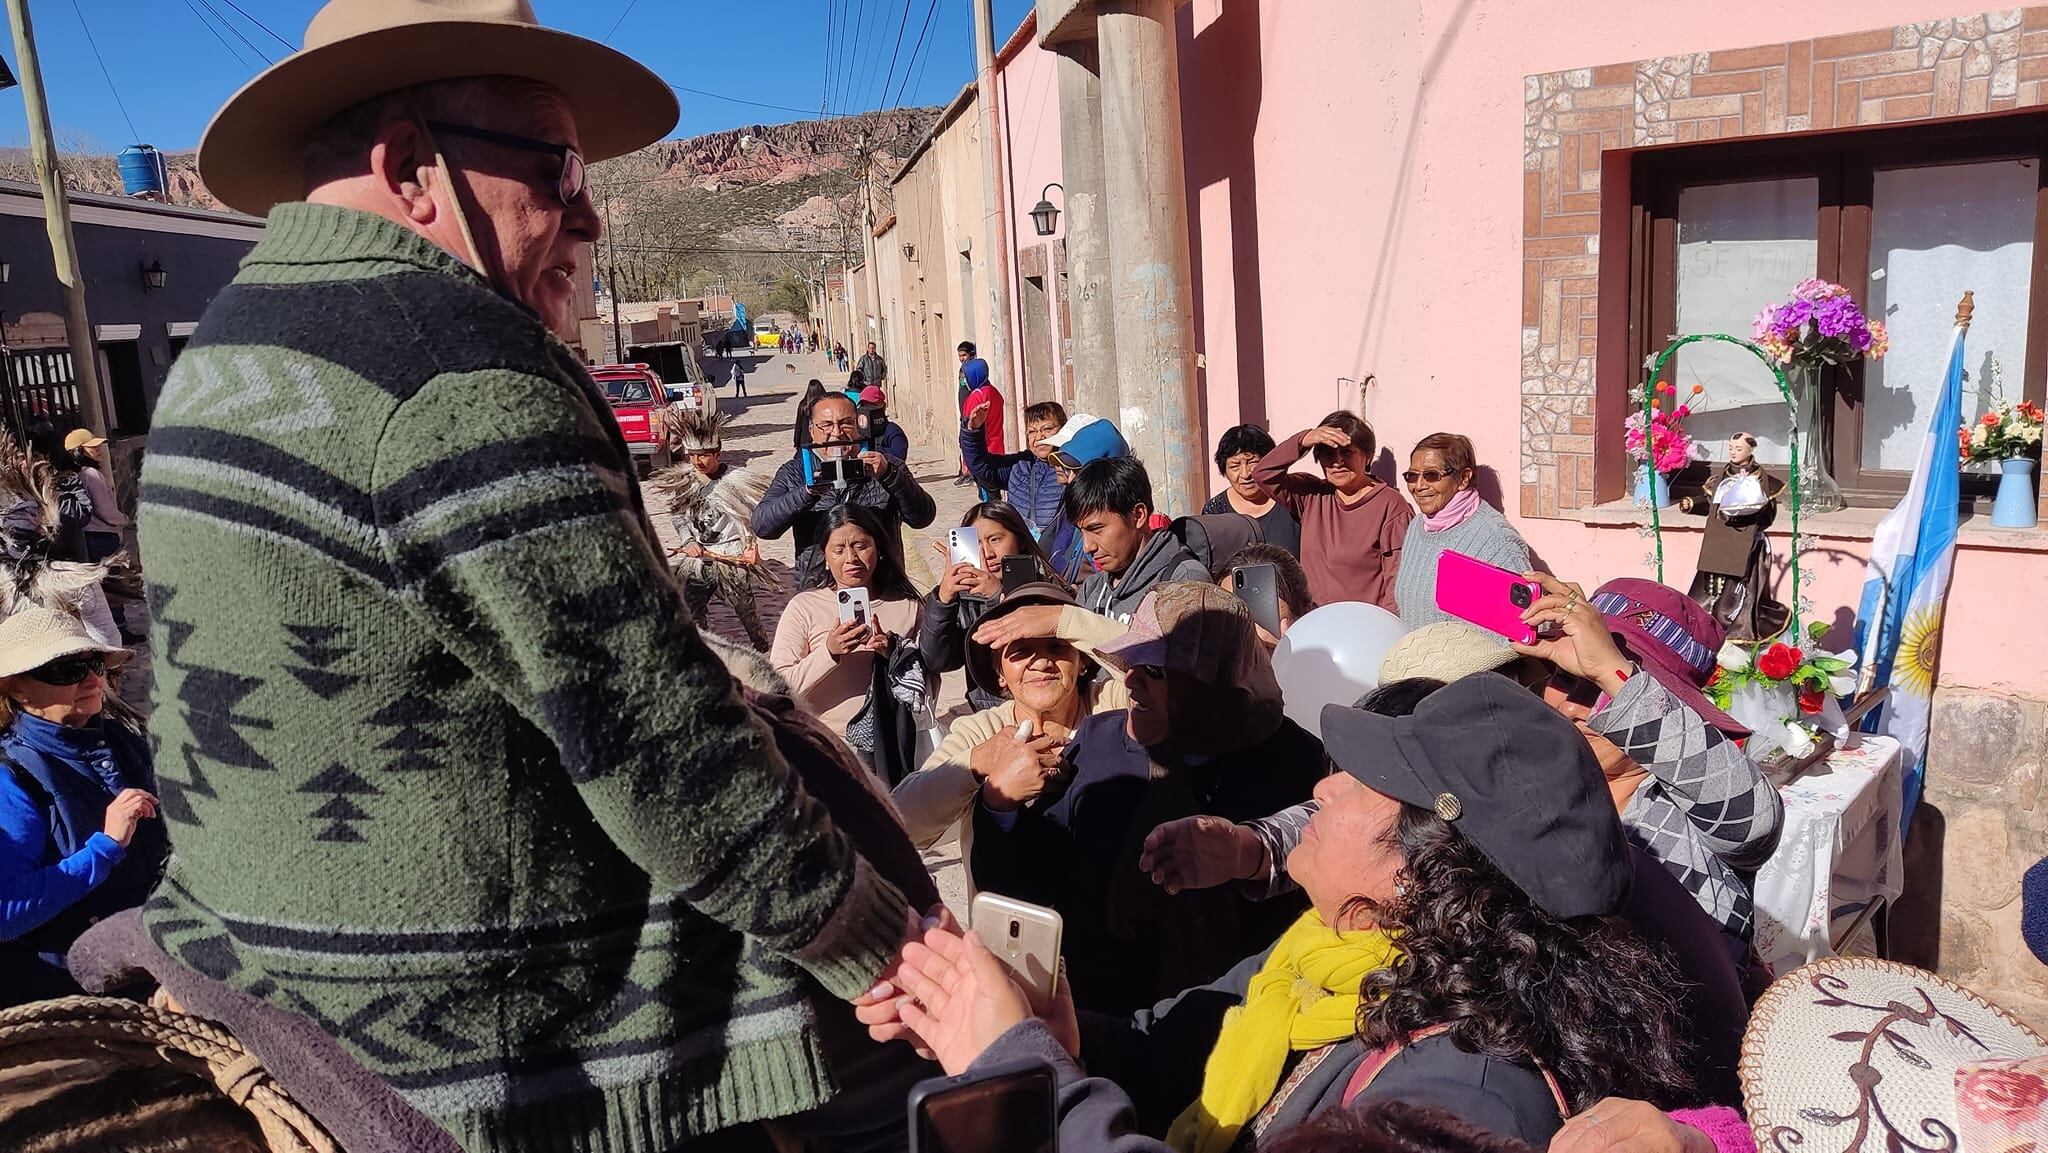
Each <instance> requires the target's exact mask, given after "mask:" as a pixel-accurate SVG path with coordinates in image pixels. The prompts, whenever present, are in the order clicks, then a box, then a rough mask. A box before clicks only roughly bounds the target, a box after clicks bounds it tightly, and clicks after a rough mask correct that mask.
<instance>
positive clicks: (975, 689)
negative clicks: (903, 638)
mask: <svg viewBox="0 0 2048 1153" xmlns="http://www.w3.org/2000/svg"><path fill="white" fill-rule="evenodd" d="M947 537H948V539H947V540H942V541H934V542H933V545H932V547H933V548H936V549H937V550H938V551H939V552H940V553H942V554H944V556H945V560H944V561H943V563H944V564H945V566H946V567H945V575H944V576H942V577H940V578H939V587H937V588H935V589H933V590H932V591H931V593H930V595H928V596H926V597H925V598H924V612H923V616H922V619H921V621H920V622H919V624H918V630H917V647H918V651H919V652H921V653H923V654H924V661H925V664H926V665H928V666H930V668H931V670H932V672H934V673H948V672H951V671H953V670H954V669H957V668H961V667H963V666H964V667H966V669H967V703H968V704H969V705H971V706H973V707H974V708H975V709H992V708H994V707H996V706H997V705H999V704H1001V703H1002V702H1003V686H1002V685H1001V684H1000V683H997V682H994V681H992V680H990V679H988V674H987V672H986V670H983V669H979V668H976V667H974V666H972V665H969V664H968V663H967V637H968V635H969V634H971V633H972V632H974V626H975V625H977V624H979V623H981V618H982V617H984V616H986V615H987V614H988V610H989V609H990V607H991V606H993V605H994V604H995V603H996V600H997V598H999V597H1001V596H1002V594H1003V560H1004V558H1005V557H1013V556H1029V557H1033V558H1035V559H1036V560H1037V561H1038V562H1039V564H1040V566H1041V567H1040V569H1039V572H1040V573H1041V576H1040V578H1039V579H1045V578H1044V575H1043V574H1049V573H1051V571H1052V563H1051V562H1050V561H1048V560H1047V559H1046V556H1045V550H1044V549H1042V548H1040V547H1039V544H1038V542H1037V541H1036V540H1033V539H1032V537H1031V530H1030V528H1029V527H1027V526H1026V525H1025V523H1024V516H1023V514H1022V513H1019V512H1018V511H1017V510H1016V509H1015V508H1012V507H1011V506H1010V504H1009V502H1008V501H1000V500H987V501H983V502H981V503H980V504H977V505H975V506H974V507H973V508H970V509H968V510H967V515H965V516H963V517H961V518H960V527H959V528H958V529H956V530H954V531H953V532H951V533H948V534H947ZM956 543H957V546H958V547H955V545H956ZM976 554H978V559H979V562H980V563H978V564H977V563H974V562H975V560H976V559H977V555H976Z"/></svg>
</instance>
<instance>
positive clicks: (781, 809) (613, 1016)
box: [140, 0, 912, 1153]
mask: <svg viewBox="0 0 2048 1153" xmlns="http://www.w3.org/2000/svg"><path fill="white" fill-rule="evenodd" d="M676 114H677V108H676V102H675V98H674V96H673V95H672V94H671V92H670V90H669V89H668V87H667V86H666V85H665V84H664V83H663V82H662V81H661V80H660V79H658V78H657V77H656V76H654V75H653V74H652V73H651V72H649V71H648V70H647V69H646V68H644V67H642V66H641V65H640V64H638V63H636V62H635V61H633V60H632V59H631V58H629V57H627V56H625V55H623V54H621V53H619V52H616V51H613V50H611V49H609V48H606V47H604V46H602V45H599V44H596V43H593V42H591V41H588V40H584V39H580V38H578V37H575V36H570V35H566V34H563V33H560V32H555V31H550V30H548V29H546V28H543V27H541V26H540V25H539V24H538V23H537V22H536V20H535V18H534V16H533V12H532V9H531V7H530V6H529V4H528V3H526V2H525V0H332V2H331V3H329V4H327V5H326V6H325V7H324V8H322V9H321V10H320V12H319V13H318V14H317V15H316V16H315V17H314V18H313V21H312V24H311V26H310V27H309V28H308V29H307V32H306V46H305V48H304V49H303V50H301V51H299V52H297V53H294V54H293V55H291V56H289V57H287V58H286V59H285V60H283V61H282V62H280V63H278V64H277V65H276V66H275V67H273V68H271V69H270V70H268V71H266V72H264V73H263V74H262V75H261V76H259V77H257V78H256V79H255V80H253V81H251V82H250V83H249V85H248V86H247V87H245V88H244V89H243V90H242V91H240V92H238V93H237V94H236V95H235V96H234V97H233V98H232V99H231V100H230V101H229V102H228V104H227V106H226V107H224V108H223V109H222V110H221V111H220V113H219V115H218V116H217V117H216V118H215V120H214V122H213V124H212V125H211V126H210V127H209V128H208V130H207V133H206V137H205V140H204V141H203V143H202V145H201V147H200V154H199V166H200V172H201V175H202V176H203V177H204V179H205V180H206V183H207V187H208V188H209V189H210V190H211V191H212V192H213V193H214V194H215V195H216V196H218V197H219V198H220V199H221V200H222V201H224V202H225V203H227V204H228V205H229V206H230V207H233V208H237V209H241V210H243V211H246V212H252V213H263V214H267V215H268V216H269V228H268V230H267V232H266V233H265V236H264V238H263V240H262V242H261V243H259V244H258V245H257V246H256V248H255V250H254V251H252V252H251V253H250V254H249V256H248V258H247V260H246V261H245V262H244V264H243V266H242V270H241V273H240V275H239V276H238V277H237V278H236V279H235V281H234V283H233V284H232V285H230V286H229V287H228V288H227V289H226V290H224V291H223V292H222V293H221V294H220V296H219V297H218V298H217V299H216V300H215V301H214V302H213V304H212V306H211V307H210V308H208V310H207V312H206V316H205V319H204V320H203V321H202V322H201V324H200V326H199V329H198V331H197V332H196V333H195V334H194V337H193V339H192V342H191V344H190V345H189V346H188V347H187V349H186V350H185V352H184V354H183V355H182V357H181V358H180V359H179V361H178V365H177V368H176V371H175V372H173V373H172V375H171V379H170V381H169V382H168V383H167V384H166V386H165V388H164V392H163V396H162V399H161V401H160V403H159V406H158V408H157V412H156V418H155V426H154V428H153V429H152V431H151V442H150V459H149V462H148V465H147V468H146V470H145V473H144V476H143V492H142V501H141V514H140V515H141V541H142V552H143V555H145V556H147V557H148V558H149V580H150V585H151V593H152V596H151V601H152V608H153V609H154V611H155V613H156V619H157V620H158V621H159V622H160V624H161V630H160V636H161V638H162V641H161V644H162V655H161V657H160V660H159V663H158V670H157V672H158V676H157V682H156V699H155V705H156V708H155V713H154V719H153V726H154V735H155V738H156V742H157V760H156V764H157V769H158V772H159V774H160V788H161V790H162V801H163V813H164V816H165V817H166V818H167V819H168V820H169V822H170V827H171V835H172V837H173V838H174V839H175V841H176V842H177V844H178V848H179V853H178V858H177V860H176V861H175V862H174V863H173V865H172V866H171V868H170V871H169V875H168V877H167V878H166V880H165V883H164V885H163V888H162V890H161V891H160V892H159V894H158V895H157V897H156V898H155V899H154V900H153V902H152V903H151V904H150V905H149V907H148V908H147V910H146V912H145V915H144V922H145V926H146V928H147V929H148V931H149V933H150V934H151V936H152V937H153V938H154V940H155V941H156V942H157V943H158V944H160V945H161V946H162V947H163V949H164V951H165V952H167V953H168V954H170V955H171V956H172V957H174V958H176V959H177V960H178V961H180V962H181V963H182V964H183V965H185V966H187V967H189V968H190V969H193V970H197V971H198V972H199V973H201V974H202V975H204V976H206V977H208V978H212V979H214V980H216V981H222V982H226V983H227V984H229V985H230V986H232V987H234V988H236V989H239V990H242V991H245V992H248V993H252V994H255V995H256V996H258V997H261V998H263V999H265V1000H267V1001H269V1002H270V1003H273V1004H276V1005H279V1006H282V1007H285V1008H288V1009H291V1010H293V1011H294V1012H297V1013H299V1014H302V1015H303V1016H305V1017H307V1018H310V1019H312V1020H313V1021H315V1022H317V1023H318V1024H319V1025H321V1026H322V1027H323V1028H324V1029H326V1030H327V1031H328V1032H329V1033H331V1034H333V1035H334V1036H335V1037H336V1038H338V1039H339V1040H340V1041H341V1042H342V1043H343V1045H344V1046H345V1047H346V1048H347V1049H348V1051H349V1052H350V1053H351V1054H353V1055H354V1056H355V1057H356V1058H357V1059H358V1060H360V1061H361V1062H362V1064H363V1065H364V1066H366V1067H367V1068H368V1069H370V1070H371V1071H372V1072H374V1073H377V1074H379V1075H380V1076H382V1077H383V1078H385V1079H386V1080H387V1081H388V1082H390V1083H391V1084H392V1085H393V1086H395V1087H396V1088H397V1089H399V1090H400V1091H401V1092H402V1093H403V1094H405V1096H406V1097H407V1098H409V1099H410V1100H411V1101H412V1103H413V1104H415V1105H417V1106H419V1107H420V1108H421V1109H422V1110H423V1111H424V1112H425V1113H427V1114H428V1115H429V1116H431V1117H433V1118H434V1119H435V1120H436V1121H438V1122H439V1123H440V1124H441V1125H443V1126H444V1127H446V1128H447V1129H448V1131H449V1132H450V1133H452V1134H454V1135H455V1137H456V1138H457V1139H458V1140H460V1141H461V1142H462V1144H463V1145H464V1146H466V1147H467V1148H469V1149H472V1150H486V1149H488V1150H498V1149H504V1150H521V1151H528V1150H530V1151H535V1153H544V1151H548V1150H557V1149H559V1150H572V1149H573V1150H588V1149H597V1148H603V1149H607V1150H615V1151H622V1153H623V1151H634V1150H649V1151H653V1150H668V1149H671V1148H675V1147H677V1146H678V1145H680V1144H682V1143H684V1142H686V1141H688V1140H690V1139H691V1138H693V1137H695V1136H697V1135H700V1134H705V1133H710V1132H714V1131H717V1130H720V1129H725V1128H728V1127H731V1126H735V1125H740V1124H744V1123H748V1122H752V1121H754V1120H757V1119H761V1118H770V1117H780V1116H787V1115H790V1114H795V1113H799V1112H803V1111H806V1110H813V1109H816V1108H817V1107H819V1106H820V1105H823V1104H825V1103H826V1102H828V1100H830V1099H832V1098H834V1096H835V1094H836V1093H838V1092H839V1091H840V1090H842V1089H843V1088H844V1087H845V1085H846V1082H847V1078H846V1076H845V1069H844V1068H843V1067H842V1063H841V1062H839V1061H838V1059H837V1058H835V1057H834V1056H833V1050H832V1047H831V1041H830V1039H829V1038H821V1037H820V1035H819V1025H818V1024H817V1022H818V1021H819V1020H821V1019H825V1018H827V1017H828V1016H829V1014H828V1013H827V1012H826V1010H828V1009H830V1008H832V1007H833V1003H834V1002H836V1001H843V1000H850V999H853V998H856V997H858V996H860V995H861V994H863V993H865V992H866V991H867V990H869V989H870V988H871V987H872V986H873V985H874V984H875V983H876V981H877V979H878V978H880V977H881V976H882V975H883V974H884V973H885V972H886V971H887V970H888V967H889V966H890V965H891V964H892V961H893V959H894V958H895V956H896V954H897V952H898V949H899V946H900V943H901V941H902V939H903V937H904V935H905V931H906V925H908V924H910V923H911V922H912V917H911V912H910V910H909V908H908V907H907V903H906V900H905V897H904V895H903V891H902V890H901V889H899V887H898V886H897V885H894V884H892V883H890V882H889V881H888V880H885V879H884V878H883V877H882V876H881V875H880V874H879V873H878V872H877V870H876V868H875V867H874V866H873V865H871V864H870V856H869V855H863V854H862V853H860V852H857V851H856V850H855V848H854V845H853V844H852V842H851V841H850V840H849V839H848V838H849V835H851V834H849V833H847V832H846V831H844V827H843V823H835V822H834V821H832V820H830V819H828V818H827V816H826V814H825V812H824V810H823V807H822V806H821V805H820V804H819V803H818V802H817V801H816V800H814V799H813V798H812V797H811V795H810V794H809V793H807V792H806V790H805V789H804V788H803V787H802V785H801V783H800V782H799V780H798V779H797V778H796V777H795V776H794V775H793V774H792V771H791V770H790V768H789V766H788V764H787V763H786V762H785V761H784V760H783V759H782V758H781V757H779V756H778V755H777V753H776V752H775V746H774V745H773V743H772V742H771V734H770V733H769V731H768V730H766V729H765V728H764V727H763V726H762V725H761V724H760V723H759V722H758V720H757V719H756V713H755V712H754V711H752V710H750V709H749V708H748V707H747V706H746V705H745V704H744V702H743V700H742V698H741V697H740V696H739V694H738V692H737V690H736V689H735V687H734V685H733V683H732V681H731V679H730V677H729V676H728V675H727V673H726V671H725V670H724V668H723V667H722V666H721V665H720V664H719V662H718V661H717V660H716V659H715V657H714V656H713V654H712V653H711V652H710V651H709V650H708V649H707V648H706V645H705V642H704V641H703V639H702V638H701V637H700V636H699V635H698V633H697V631H696V629H695V628H693V627H692V624H691V622H690V620H689V617H688V614H687V612H686V610H685V609H684V607H683V604H682V601H681V598H680V596H679V595H678V593H677V590H676V586H675V585H674V583H673V581H672V580H671V578H670V577H669V576H668V575H667V574H666V572H665V571H664V568H663V565H662V560H661V554H660V550H659V548H658V547H657V545H656V543H655V539H656V538H655V535H654V532H653V531H652V529H651V527H650V526H649V524H648V521H647V517H646V513H645V510H644V509H643V507H642V505H641V499H640V495H639V491H638V489H637V487H636V486H635V485H634V484H633V482H632V475H633V470H632V467H631V462H630V460H629V458H628V456H627V453H626V447H625V445H624V443H623V442H622V440H621V439H620V435H619V431H618V429H617V427H616V426H615V424H614V422H613V420H612V417H611V415H610V413H609V411H608V409H607V406H606V404H605V401H604V397H603V396H602V394H601V393H599V392H597V391H596V390H595V389H594V388H593V386H592V384H591V382H590V379H589V377H588V376H587V375H586V374H585V372H584V371H583V369H582V367H581V366H580V365H579V364H578V363H577V360H576V357H575V356H574V355H573V354H572V353H571V352H570V351H569V350H568V349H567V348H566V347H565V346H564V345H562V344H561V343H560V342H558V341H557V340H556V339H555V338H554V337H553V336H552V335H550V333H549V329H550V328H551V327H559V326H561V325H562V324H563V323H564V322H565V321H566V320H567V315H566V314H567V309H568V306H569V301H570V296H571V286H572V278H573V276H574V273H575V268H576V256H577V250H578V247H579V246H580V245H582V244H585V243H587V242H589V241H592V240H594V239H595V238H596V237H597V235H598V233H599V222H598V217H597V216H596V214H595V213H594V211H593V209H592V206H591V203H590V198H589V195H588V192H587V190H586V187H585V174H584V164H585V162H586V161H594V160H599V159H603V158H606V157H610V156H615V155H618V154H620V153H623V152H626V151H629V150H631V149H634V148H637V147H639V146H641V145H644V144H647V143H649V142H651V141H653V140H655V139H657V138H659V137H660V136H661V135H662V134H663V133H665V132H666V131H668V129H669V128H670V127H671V126H672V125H673V124H674V123H675V119H676ZM895 836H896V837H898V838H900V837H901V836H902V834H901V832H900V830H898V831H896V833H895ZM863 843H864V844H866V843H868V842H863ZM905 847H906V848H907V845H906V846H905ZM814 1006H815V1007H814ZM840 1012H841V1013H845V1012H846V1011H845V1009H844V1007H843V1006H840ZM849 1016H850V1015H849ZM898 1050H899V1051H901V1052H902V1053H904V1054H905V1055H906V1056H907V1053H908V1050H905V1049H901V1047H898ZM865 1056H869V1055H864V1059H865ZM901 1100H902V1098H901V1096H900V1095H898V1096H896V1097H895V1099H894V1100H892V1101H890V1102H889V1103H888V1114H889V1118H890V1119H892V1120H894V1121H895V1123H896V1124H897V1125H899V1126H900V1125H901V1123H902V1104H901Z"/></svg>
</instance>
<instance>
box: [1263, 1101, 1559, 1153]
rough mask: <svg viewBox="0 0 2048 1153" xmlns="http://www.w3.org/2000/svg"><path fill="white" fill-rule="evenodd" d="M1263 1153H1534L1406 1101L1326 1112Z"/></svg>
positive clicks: (1526, 1147)
mask: <svg viewBox="0 0 2048 1153" xmlns="http://www.w3.org/2000/svg"><path fill="white" fill-rule="evenodd" d="M1264 1153H1531V1150H1530V1148H1529V1146H1527V1145H1524V1144H1523V1143H1521V1142H1520V1141H1517V1140H1515V1139H1514V1138H1512V1137H1498V1136H1495V1135H1494V1134H1492V1133H1488V1132H1487V1131H1486V1130H1484V1129H1481V1128H1479V1127H1478V1126H1476V1125H1468V1124H1466V1123H1465V1122H1463V1121H1460V1120H1458V1119H1457V1118H1456V1117H1454V1116H1452V1115H1451V1114H1450V1113H1448V1112H1446V1111H1444V1110H1442V1109H1438V1108H1435V1107H1433V1106H1429V1105H1410V1104H1408V1103H1407V1102H1406V1101H1374V1102H1373V1103H1372V1104H1370V1105H1363V1106H1360V1107H1358V1108H1356V1109H1325V1110H1323V1111H1322V1112H1321V1113H1318V1114H1316V1115H1315V1116H1314V1117H1311V1118H1309V1119H1308V1120H1306V1121H1304V1122H1302V1123H1301V1124H1300V1125H1298V1126H1296V1127H1295V1128H1293V1129H1290V1130H1288V1131H1287V1132H1286V1133H1285V1134H1283V1135H1282V1136H1281V1137H1280V1138H1279V1140H1277V1141H1275V1142H1273V1143H1272V1144H1271V1145H1270V1146H1267V1147H1265V1149H1264Z"/></svg>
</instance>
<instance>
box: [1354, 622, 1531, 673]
mask: <svg viewBox="0 0 2048 1153" xmlns="http://www.w3.org/2000/svg"><path fill="white" fill-rule="evenodd" d="M1516 659H1517V654H1516V653H1515V650H1513V649H1511V648H1509V647H1508V645H1507V642H1506V641H1504V640H1502V639H1501V638H1500V637H1498V636H1496V635H1495V634H1493V633H1490V632H1487V631H1485V630H1484V629H1480V628H1477V627H1475V626H1473V625H1468V624H1466V623H1465V622H1464V621H1436V622H1435V623H1433V624H1426V625H1423V626H1422V627H1421V628H1419V629H1416V630H1414V631H1413V632H1410V633H1408V634H1407V635H1406V636H1403V637H1402V638H1401V639H1400V640H1398V641H1395V642H1394V643H1393V646H1392V647H1390V648H1389V649H1387V655H1386V656H1384V657H1381V658H1380V683H1381V684H1383V685H1385V684H1392V683H1393V682H1395V681H1405V680H1407V679H1409V678H1410V677H1429V678H1430V679H1432V680H1439V681H1443V682H1445V683H1446V684H1448V683H1449V682H1451V681H1455V680H1458V679H1459V678H1461V677H1469V676H1471V675H1472V674H1473V673H1490V672H1496V671H1498V670H1500V669H1503V668H1505V667H1507V666H1508V665H1511V664H1513V663H1515V661H1516Z"/></svg>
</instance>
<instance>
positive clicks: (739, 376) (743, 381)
mask: <svg viewBox="0 0 2048 1153" xmlns="http://www.w3.org/2000/svg"><path fill="white" fill-rule="evenodd" d="M732 394H733V396H734V397H735V398H737V397H742V396H745V395H747V369H746V366H745V365H743V364H740V363H738V362H734V364H733V366H732Z"/></svg>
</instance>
